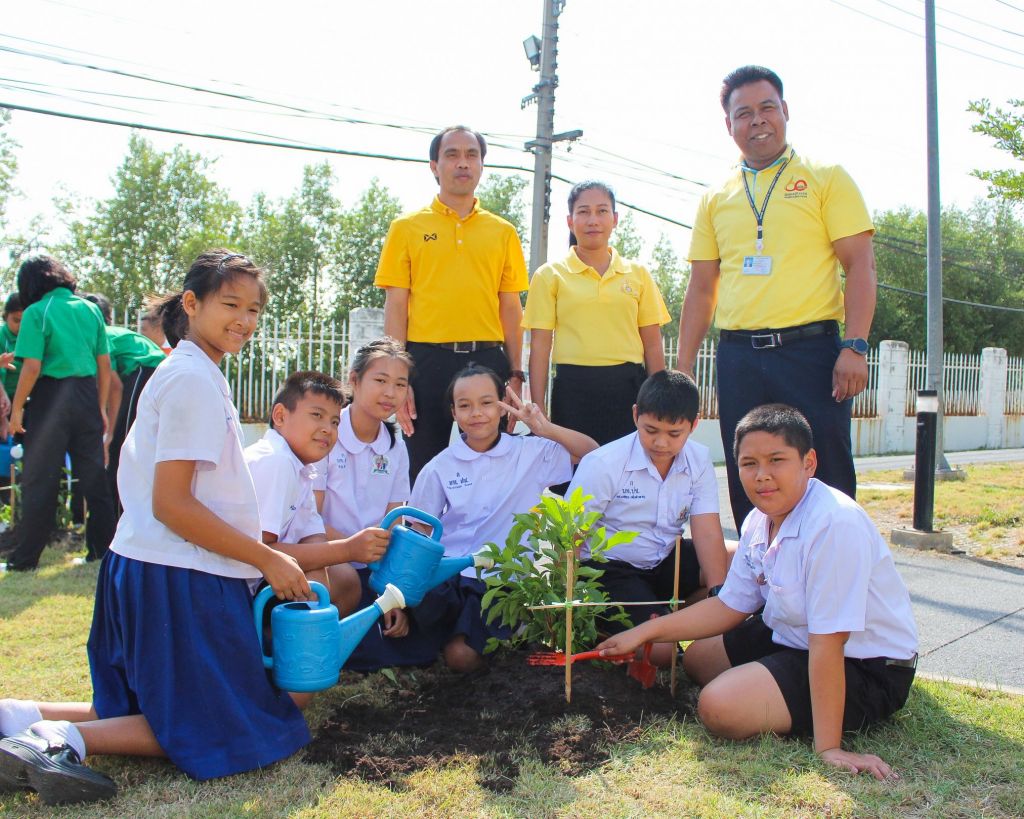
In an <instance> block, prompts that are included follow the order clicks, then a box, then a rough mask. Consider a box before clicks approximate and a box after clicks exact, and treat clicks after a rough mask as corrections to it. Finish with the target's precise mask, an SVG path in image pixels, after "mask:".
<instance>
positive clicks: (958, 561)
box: [715, 449, 1024, 694]
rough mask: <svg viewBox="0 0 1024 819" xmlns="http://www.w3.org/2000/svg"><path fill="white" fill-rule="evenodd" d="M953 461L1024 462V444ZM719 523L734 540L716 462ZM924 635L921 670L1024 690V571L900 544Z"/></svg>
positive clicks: (872, 462)
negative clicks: (903, 546) (1020, 447)
mask: <svg viewBox="0 0 1024 819" xmlns="http://www.w3.org/2000/svg"><path fill="white" fill-rule="evenodd" d="M946 457H947V459H948V461H949V463H950V465H951V466H957V465H965V464H975V463H1005V462H1017V461H1020V462H1024V449H1002V450H977V451H971V452H950V453H947V456H946ZM856 463H857V471H858V473H862V472H871V471H874V470H879V469H906V468H908V467H912V466H913V465H914V456H913V455H882V456H877V457H870V458H857V461H856ZM715 471H716V474H717V476H718V487H719V496H720V498H721V501H722V525H723V526H724V527H725V529H726V537H732V538H735V537H736V529H735V525H734V524H733V520H732V512H731V511H730V510H729V492H728V488H727V486H726V482H725V467H717V468H716V470H715ZM893 555H894V559H895V561H896V565H897V567H899V570H900V573H901V574H902V575H903V580H904V582H905V583H906V584H907V588H908V589H909V590H910V599H911V603H912V605H913V608H914V616H915V618H916V619H917V628H918V632H919V634H920V638H921V651H920V654H921V661H920V664H919V666H918V668H919V670H920V671H921V672H922V673H925V674H929V675H934V676H938V677H946V678H950V679H955V680H959V681H966V682H972V683H979V684H982V685H987V686H996V687H1000V688H1006V689H1008V690H1015V691H1016V692H1017V693H1021V694H1024V569H1019V568H1016V567H1013V566H1006V565H1001V564H999V563H996V562H995V561H990V560H981V559H978V558H971V557H968V556H966V555H942V554H938V553H936V552H930V551H921V552H919V551H916V550H913V549H904V548H899V547H897V548H895V549H894V550H893Z"/></svg>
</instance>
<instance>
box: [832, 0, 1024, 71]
mask: <svg viewBox="0 0 1024 819" xmlns="http://www.w3.org/2000/svg"><path fill="white" fill-rule="evenodd" d="M829 2H830V3H834V4H835V5H837V6H841V7H842V8H844V9H846V10H847V11H852V12H854V13H855V14H860V15H861V16H863V17H867V18H869V19H871V20H874V21H875V22H876V23H881V24H882V25H884V26H889V27H890V28H895V29H898V30H899V31H903V32H906V33H907V34H913V35H914V36H915V37H921V38H923V37H924V35H923V34H922V33H920V32H918V31H914V30H913V29H909V28H904V27H903V26H900V25H897V24H896V23H893V22H890V21H889V20H883V19H882V18H881V17H876V16H875V15H874V14H869V13H868V12H866V11H861V10H860V9H858V8H854V7H853V6H848V5H847V4H846V3H843V2H840V0H829ZM940 45H941V46H943V48H951V49H953V50H954V51H961V52H963V53H964V54H970V55H971V56H972V57H977V58H978V59H981V60H988V61H989V62H993V63H999V65H1006V66H1009V67H1010V68H1017V69H1020V70H1022V71H1024V65H1018V64H1017V63H1009V62H1007V61H1006V60H1000V59H998V58H997V57H989V56H988V55H986V54H979V53H978V52H977V51H971V50H970V49H969V48H961V47H960V46H955V45H953V44H952V43H940Z"/></svg>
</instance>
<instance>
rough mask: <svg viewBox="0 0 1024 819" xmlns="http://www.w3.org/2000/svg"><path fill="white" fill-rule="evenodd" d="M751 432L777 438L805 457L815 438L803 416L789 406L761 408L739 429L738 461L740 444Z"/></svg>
mask: <svg viewBox="0 0 1024 819" xmlns="http://www.w3.org/2000/svg"><path fill="white" fill-rule="evenodd" d="M751 432H767V433H768V434H769V435H778V436H779V437H780V438H781V439H782V440H783V441H785V442H786V446H791V447H793V448H794V449H795V450H796V451H797V452H799V453H800V457H801V458H802V457H804V455H806V454H807V453H808V452H810V451H811V448H812V447H813V446H814V434H813V433H812V432H811V425H810V424H809V423H807V419H806V418H805V417H804V414H803V413H802V412H800V410H798V409H796V408H795V407H791V406H789V404H762V405H761V406H759V407H754V409H752V410H751V411H750V412H748V413H747V414H746V415H744V416H743V417H742V418H741V419H740V422H739V423H738V424H737V425H736V435H735V437H734V438H733V445H732V455H733V458H735V459H736V460H739V457H740V443H741V442H742V441H743V439H744V437H745V436H747V435H749V434H750V433H751Z"/></svg>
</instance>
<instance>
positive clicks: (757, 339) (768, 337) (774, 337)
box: [750, 333, 782, 350]
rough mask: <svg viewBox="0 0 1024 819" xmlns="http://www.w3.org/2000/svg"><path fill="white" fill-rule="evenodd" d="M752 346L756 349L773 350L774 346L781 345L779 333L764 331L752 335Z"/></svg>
mask: <svg viewBox="0 0 1024 819" xmlns="http://www.w3.org/2000/svg"><path fill="white" fill-rule="evenodd" d="M750 346H751V347H753V348H754V349H755V350H771V349H773V348H774V347H781V346H782V343H781V342H780V340H779V334H778V333H762V334H760V335H757V336H751V337H750Z"/></svg>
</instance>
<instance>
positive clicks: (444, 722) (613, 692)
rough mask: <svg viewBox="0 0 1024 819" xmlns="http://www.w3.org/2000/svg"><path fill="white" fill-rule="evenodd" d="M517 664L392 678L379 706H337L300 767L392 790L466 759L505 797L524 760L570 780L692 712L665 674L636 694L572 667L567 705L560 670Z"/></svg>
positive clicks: (603, 668)
mask: <svg viewBox="0 0 1024 819" xmlns="http://www.w3.org/2000/svg"><path fill="white" fill-rule="evenodd" d="M525 658H526V653H525V652H520V651H506V652H501V653H499V654H498V655H496V656H494V657H492V658H491V660H490V664H489V667H488V668H487V669H486V670H484V671H482V672H478V673H476V674H471V675H466V676H459V675H455V674H451V673H449V672H447V671H445V670H443V669H431V670H429V671H418V672H416V673H415V685H414V686H408V680H407V679H406V678H405V677H404V676H400V677H399V683H400V685H397V686H394V687H393V688H392V689H391V691H390V693H388V694H387V695H386V702H385V703H384V704H381V705H373V706H368V705H365V704H363V705H360V704H359V703H358V701H354V700H353V701H349V702H347V703H346V704H345V705H344V706H343V707H339V708H338V709H337V710H336V711H335V713H334V714H332V715H331V716H330V717H329V719H328V720H327V722H326V723H325V724H324V725H323V726H322V727H321V728H320V730H319V731H318V734H317V737H316V738H315V739H314V741H313V743H312V744H311V745H310V746H309V748H308V750H307V758H309V759H311V760H312V761H316V762H323V763H326V764H328V765H330V766H331V767H332V768H333V769H334V770H335V771H337V772H338V773H342V774H347V775H355V776H359V777H362V778H364V779H368V780H371V781H375V782H380V783H383V784H386V785H388V786H389V787H392V788H400V787H402V784H401V781H402V779H403V778H404V776H405V775H407V774H409V773H410V772H412V771H415V770H418V769H421V768H425V767H437V766H441V765H444V764H445V763H447V762H450V761H452V760H453V759H455V758H456V757H458V756H463V757H465V756H467V755H470V756H476V757H478V758H479V760H480V763H479V770H480V783H481V784H482V785H484V786H485V787H488V788H491V789H493V790H505V789H508V788H511V787H512V785H513V784H514V782H515V779H516V776H517V775H518V772H519V764H518V760H519V759H521V758H522V757H523V755H524V754H525V755H532V756H535V757H536V758H538V759H541V760H543V761H545V762H547V763H550V764H553V765H556V766H558V768H559V769H560V770H562V771H563V772H564V773H566V774H568V775H576V774H579V773H581V772H583V771H586V770H590V769H592V768H594V767H596V766H598V765H600V764H601V763H603V762H605V761H606V760H607V759H608V752H609V748H610V746H611V745H613V744H616V743H622V742H629V741H631V740H634V739H639V737H640V733H641V731H642V726H643V725H644V724H646V723H648V722H649V721H650V719H651V718H652V717H654V716H666V717H667V716H671V715H673V714H678V715H683V714H687V715H693V713H694V711H695V707H696V701H697V689H696V688H695V687H694V686H692V685H691V684H690V683H689V682H688V680H687V679H686V677H685V675H683V674H682V670H681V669H680V670H679V685H678V688H677V692H676V698H675V699H674V700H673V699H672V697H671V694H670V692H669V686H668V674H667V673H663V674H661V675H660V676H659V680H658V683H657V684H656V685H655V686H654V687H652V688H650V689H647V690H644V689H643V688H642V687H641V686H640V684H639V683H638V682H637V681H636V680H634V679H632V678H631V677H629V676H628V675H627V674H626V671H625V669H624V668H622V667H621V666H611V665H609V664H606V663H587V662H584V663H578V664H576V665H574V666H573V686H572V703H569V704H567V703H566V702H565V671H564V668H561V667H539V668H538V667H531V666H528V665H527V664H526V659H525ZM403 686H408V687H403Z"/></svg>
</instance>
